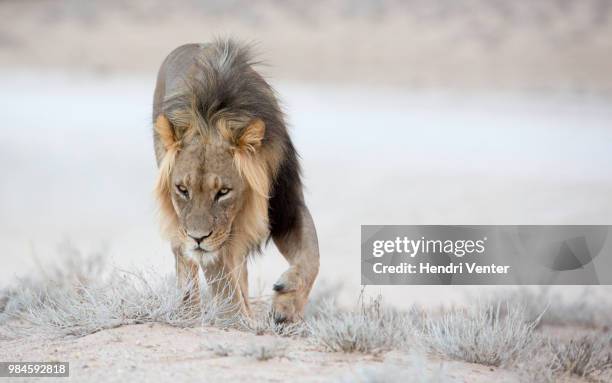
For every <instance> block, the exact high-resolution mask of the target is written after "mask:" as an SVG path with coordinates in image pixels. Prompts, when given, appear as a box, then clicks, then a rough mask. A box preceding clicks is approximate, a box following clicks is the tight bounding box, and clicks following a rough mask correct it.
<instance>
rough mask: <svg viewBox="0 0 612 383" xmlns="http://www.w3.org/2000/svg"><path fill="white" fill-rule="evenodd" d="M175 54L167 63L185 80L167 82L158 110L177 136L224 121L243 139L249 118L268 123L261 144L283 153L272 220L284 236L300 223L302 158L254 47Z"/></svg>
mask: <svg viewBox="0 0 612 383" xmlns="http://www.w3.org/2000/svg"><path fill="white" fill-rule="evenodd" d="M181 49H183V50H184V51H180V50H181ZM175 52H177V54H176V56H180V55H181V54H182V55H183V56H182V57H179V58H176V59H175V58H173V54H174V52H173V53H171V55H170V56H169V57H168V59H167V60H166V61H167V62H165V63H164V65H168V66H171V65H176V66H178V67H180V68H182V70H180V71H179V72H180V73H182V75H181V76H182V77H180V78H174V79H169V80H166V85H165V88H166V89H164V94H163V95H159V96H160V97H156V105H154V109H156V110H158V111H159V112H162V113H163V114H164V115H166V116H167V117H168V119H169V120H170V121H171V122H172V124H173V125H174V126H175V127H176V129H177V130H178V132H177V135H178V136H180V129H181V127H188V126H190V125H193V124H196V125H197V128H198V129H199V130H200V132H201V134H202V135H203V136H204V135H206V134H208V133H210V132H211V130H212V129H214V127H215V124H216V122H218V121H219V120H221V119H223V120H225V121H230V122H234V124H231V126H232V129H235V130H236V132H235V133H237V135H240V129H243V128H244V127H246V126H247V125H248V122H249V121H250V120H252V119H255V118H259V119H261V120H262V121H263V122H264V123H265V136H264V139H263V141H262V146H263V147H271V148H272V147H273V148H275V150H278V151H279V152H280V153H282V155H281V156H280V158H278V159H276V161H278V163H275V164H274V165H273V166H271V170H272V171H271V173H272V177H273V178H272V180H271V181H272V182H271V190H270V199H269V204H268V218H269V222H270V233H271V235H272V236H273V237H278V236H284V235H285V234H286V233H287V232H289V231H290V230H291V229H293V228H294V227H295V226H296V225H299V218H298V217H299V214H298V211H299V207H300V206H301V204H302V196H301V177H300V167H299V163H298V155H297V153H296V150H295V148H294V146H293V143H292V142H291V139H290V137H289V134H288V132H287V128H286V124H285V121H284V116H283V113H282V111H281V109H280V107H279V104H278V101H277V96H276V93H275V92H274V90H273V89H272V87H271V86H270V85H269V84H268V83H267V82H266V81H265V80H264V79H263V77H261V76H260V75H259V73H257V72H256V71H255V70H254V69H253V66H254V65H257V64H259V63H258V62H256V61H255V60H254V59H253V54H252V48H251V47H250V46H248V45H245V44H240V43H237V42H236V41H234V40H230V39H228V40H225V39H224V40H217V41H215V42H213V43H210V44H190V45H188V46H183V47H179V48H178V49H177V50H176V51H175ZM184 52H185V53H184ZM173 59H174V60H175V61H176V63H175V62H173V61H172V60H173ZM185 62H186V63H185ZM185 73H187V75H185ZM154 113H155V112H154ZM154 118H155V116H154Z"/></svg>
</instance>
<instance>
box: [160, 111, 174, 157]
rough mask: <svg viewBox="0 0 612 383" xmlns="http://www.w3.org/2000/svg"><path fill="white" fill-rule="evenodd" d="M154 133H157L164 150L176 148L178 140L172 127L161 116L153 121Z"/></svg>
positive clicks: (164, 117)
mask: <svg viewBox="0 0 612 383" xmlns="http://www.w3.org/2000/svg"><path fill="white" fill-rule="evenodd" d="M155 131H156V132H157V135H158V136H159V140H160V141H161V143H162V145H163V146H164V149H166V150H170V149H171V148H175V147H176V145H177V142H178V138H177V136H176V133H175V131H174V127H173V126H172V123H171V122H170V121H169V120H168V119H167V118H166V116H164V115H163V114H160V115H159V116H157V119H156V120H155Z"/></svg>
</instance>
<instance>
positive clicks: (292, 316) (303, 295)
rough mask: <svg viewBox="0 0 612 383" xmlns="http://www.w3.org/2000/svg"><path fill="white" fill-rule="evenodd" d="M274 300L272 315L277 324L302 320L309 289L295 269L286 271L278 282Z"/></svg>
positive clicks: (275, 287)
mask: <svg viewBox="0 0 612 383" xmlns="http://www.w3.org/2000/svg"><path fill="white" fill-rule="evenodd" d="M272 288H273V289H274V298H273V300H272V314H273V315H274V321H275V322H276V323H285V322H296V321H298V320H300V319H302V317H303V314H304V306H305V305H306V299H307V296H308V289H306V285H305V284H304V281H303V279H302V278H301V277H300V274H299V272H298V271H297V270H296V269H295V268H290V269H289V270H287V271H285V272H284V273H283V274H282V275H281V277H280V278H279V279H278V281H276V283H275V284H274V286H273V287H272Z"/></svg>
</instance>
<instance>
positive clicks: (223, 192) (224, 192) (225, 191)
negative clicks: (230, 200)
mask: <svg viewBox="0 0 612 383" xmlns="http://www.w3.org/2000/svg"><path fill="white" fill-rule="evenodd" d="M231 190H232V189H230V188H221V189H220V190H219V191H218V192H217V196H216V199H219V198H221V197H223V196H224V195H227V194H228V193H229V192H230V191H231Z"/></svg>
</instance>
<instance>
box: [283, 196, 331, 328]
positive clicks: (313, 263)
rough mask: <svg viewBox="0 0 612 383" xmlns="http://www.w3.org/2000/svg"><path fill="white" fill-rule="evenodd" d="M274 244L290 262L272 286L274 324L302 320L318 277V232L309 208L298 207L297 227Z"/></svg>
mask: <svg viewBox="0 0 612 383" xmlns="http://www.w3.org/2000/svg"><path fill="white" fill-rule="evenodd" d="M274 243H276V246H277V247H278V249H279V250H280V252H281V253H282V254H283V256H284V257H285V258H286V259H287V261H288V262H289V265H290V267H289V269H288V270H287V271H285V272H284V273H283V274H282V275H281V276H280V278H279V279H278V281H277V282H276V283H275V284H274V287H273V288H274V291H275V294H274V298H273V302H272V309H273V312H274V320H275V321H276V322H279V323H282V322H294V321H296V320H298V319H301V318H302V316H303V314H304V307H305V306H306V303H307V301H308V295H309V294H310V290H311V289H312V285H313V284H314V281H315V279H316V277H317V274H318V273H319V244H318V240H317V232H316V229H315V226H314V222H313V221H312V217H311V216H310V212H309V211H308V208H307V207H306V206H305V205H303V206H301V207H300V219H299V223H298V224H297V225H296V226H295V228H293V229H292V230H291V231H290V232H289V233H287V234H286V235H283V236H282V237H279V238H277V237H274Z"/></svg>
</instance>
